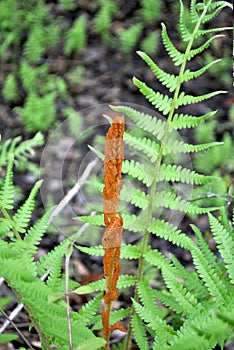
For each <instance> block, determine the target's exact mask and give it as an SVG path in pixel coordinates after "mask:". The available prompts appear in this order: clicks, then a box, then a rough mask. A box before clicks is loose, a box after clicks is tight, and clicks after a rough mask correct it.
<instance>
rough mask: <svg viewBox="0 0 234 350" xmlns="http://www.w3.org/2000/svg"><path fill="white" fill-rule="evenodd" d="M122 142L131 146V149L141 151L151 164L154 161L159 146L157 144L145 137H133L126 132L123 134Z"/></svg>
mask: <svg viewBox="0 0 234 350" xmlns="http://www.w3.org/2000/svg"><path fill="white" fill-rule="evenodd" d="M124 142H125V143H126V144H127V145H129V146H131V148H133V149H135V150H139V151H142V152H143V153H144V154H145V155H146V156H147V157H148V158H149V159H150V161H151V162H152V163H154V162H155V161H156V159H157V156H158V151H159V148H160V145H159V144H158V143H157V142H155V141H153V140H150V139H148V138H146V137H144V138H140V137H135V136H132V135H131V134H128V133H126V132H125V133H124Z"/></svg>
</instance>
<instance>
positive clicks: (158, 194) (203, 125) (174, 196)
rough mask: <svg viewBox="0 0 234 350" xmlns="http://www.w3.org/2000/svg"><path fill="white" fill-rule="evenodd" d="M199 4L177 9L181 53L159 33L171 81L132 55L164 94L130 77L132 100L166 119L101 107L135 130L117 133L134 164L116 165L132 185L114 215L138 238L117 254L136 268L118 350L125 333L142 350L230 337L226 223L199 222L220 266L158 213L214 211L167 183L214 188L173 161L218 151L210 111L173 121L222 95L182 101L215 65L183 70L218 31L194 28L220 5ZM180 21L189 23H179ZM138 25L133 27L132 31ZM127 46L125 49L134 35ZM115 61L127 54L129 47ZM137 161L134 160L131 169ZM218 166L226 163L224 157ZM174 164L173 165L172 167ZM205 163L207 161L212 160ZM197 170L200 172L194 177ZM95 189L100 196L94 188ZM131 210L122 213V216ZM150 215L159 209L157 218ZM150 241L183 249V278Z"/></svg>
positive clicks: (229, 232) (203, 344)
mask: <svg viewBox="0 0 234 350" xmlns="http://www.w3.org/2000/svg"><path fill="white" fill-rule="evenodd" d="M202 5H203V6H201V7H202V8H201V9H200V8H199V6H197V4H196V1H194V0H192V1H191V5H190V9H189V10H187V9H186V11H185V9H184V7H183V4H182V2H181V10H180V25H179V28H180V36H181V41H182V42H183V44H184V47H185V49H184V52H180V51H179V50H178V49H177V48H176V47H175V46H174V44H173V43H172V41H171V40H170V39H169V36H168V34H167V29H166V26H165V25H164V24H163V25H162V40H163V44H164V47H165V49H166V51H167V52H168V54H169V56H170V57H171V59H172V61H173V62H174V64H175V66H177V67H178V70H177V73H175V74H170V73H168V72H166V71H164V70H163V69H162V68H160V67H159V66H158V65H157V64H156V63H155V62H154V61H153V60H152V59H151V58H150V57H149V56H148V55H147V54H146V53H144V52H138V53H139V55H140V56H141V58H142V59H143V60H144V61H145V62H146V64H147V65H148V66H149V68H150V69H151V71H152V72H153V73H154V75H155V77H156V79H158V81H159V82H160V83H161V84H162V85H163V86H165V87H166V88H167V89H168V90H169V92H170V94H166V93H162V92H158V91H155V90H154V89H153V88H151V87H149V86H148V85H147V84H146V83H145V82H143V81H141V80H139V79H138V78H136V77H134V78H133V83H134V84H135V86H136V87H138V89H139V91H140V92H141V94H142V95H144V96H145V97H146V99H147V100H148V101H149V102H150V103H151V104H152V105H153V106H154V107H155V108H156V109H157V110H158V111H159V112H161V113H162V114H163V115H164V116H165V117H166V120H165V119H160V118H159V117H156V116H151V115H150V114H145V113H143V112H142V111H138V110H135V109H134V108H132V107H128V106H111V108H112V110H114V111H116V112H117V113H118V114H119V113H122V114H124V115H125V116H126V117H128V118H129V119H130V120H131V121H132V122H133V123H134V125H135V126H136V128H134V127H133V128H132V129H131V130H127V131H126V133H125V136H124V141H125V143H126V144H127V145H128V147H129V150H130V151H131V154H134V155H135V156H134V159H126V160H124V162H123V167H122V172H123V174H125V176H126V177H127V178H128V179H129V180H131V185H132V186H131V187H130V186H127V185H124V186H123V188H122V191H121V196H120V199H121V201H122V202H123V203H125V204H124V207H125V208H126V209H125V210H124V212H122V213H121V214H122V217H123V226H124V229H125V230H128V231H130V232H138V233H140V234H142V236H143V238H142V241H141V242H140V245H139V247H140V249H137V250H136V251H133V247H134V246H133V245H132V244H129V245H123V250H124V252H123V255H122V257H123V258H124V257H125V256H126V257H130V258H133V257H134V258H136V259H139V262H138V264H139V269H138V276H137V280H136V293H135V297H134V299H133V307H132V311H131V314H130V316H131V320H130V327H129V330H128V335H127V340H126V342H125V345H124V349H125V350H127V349H130V348H131V345H130V344H131V334H132V333H133V335H134V338H135V341H136V343H137V345H138V347H139V348H140V349H147V348H149V339H153V345H152V348H153V349H157V350H159V349H160V350H162V349H163V350H166V349H173V350H174V349H178V350H182V349H184V350H185V349H194V350H198V349H199V350H200V349H204V350H208V349H213V348H214V347H215V346H216V345H217V344H219V345H220V346H221V347H223V345H224V343H225V342H226V341H228V340H229V339H232V338H233V326H232V322H231V318H230V315H231V314H232V313H233V306H232V305H233V300H234V294H233V285H232V284H233V253H234V251H233V249H234V248H233V228H232V227H231V225H230V223H229V222H228V219H227V217H226V214H224V213H223V214H222V221H220V220H218V219H216V218H215V216H213V215H212V214H209V221H210V226H211V234H212V235H213V236H214V239H215V241H216V242H217V249H218V254H217V256H221V258H222V259H219V261H218V262H217V257H216V255H215V254H214V253H213V252H212V251H211V250H210V248H209V246H208V244H207V242H206V241H205V240H204V238H203V236H202V234H201V232H200V231H199V230H198V228H196V227H195V226H193V230H194V232H195V235H196V237H197V243H195V242H194V240H193V239H191V238H190V237H188V236H187V235H186V234H185V233H183V232H182V231H181V230H180V229H179V228H178V227H177V226H174V225H172V224H171V223H170V222H168V217H170V216H169V214H167V213H168V210H173V211H175V212H179V211H182V212H184V213H187V214H190V215H197V214H202V213H209V212H211V211H214V210H217V209H218V208H219V206H220V203H219V204H218V205H217V207H216V206H210V205H209V206H207V205H205V206H203V205H202V204H201V205H198V202H197V201H193V202H190V200H189V195H188V197H187V196H186V194H185V196H183V195H181V193H182V192H180V191H179V189H178V187H177V185H176V184H177V183H178V184H181V183H182V184H191V185H198V191H201V190H203V189H204V188H205V186H207V187H208V186H212V184H213V183H215V181H216V182H217V181H220V180H219V178H218V176H217V174H216V173H212V174H211V173H210V172H204V171H202V173H199V172H197V171H194V170H190V169H189V168H188V167H187V164H186V163H185V164H183V157H182V158H181V157H179V155H180V154H183V153H188V154H190V153H192V152H196V153H198V157H199V156H201V157H202V156H203V154H205V153H206V152H218V150H219V151H220V148H221V147H223V146H222V143H218V142H216V141H215V139H214V137H213V136H212V133H213V126H214V122H210V123H209V122H206V120H208V119H209V118H211V117H212V116H213V115H214V114H215V112H212V111H210V112H208V113H206V114H205V115H201V116H198V117H197V116H195V115H194V116H193V115H189V114H181V113H180V110H179V109H180V108H181V107H182V106H186V105H191V104H194V103H199V102H202V101H205V100H207V99H209V98H211V97H215V96H216V95H217V94H220V93H224V92H225V91H222V90H220V91H213V92H212V91H211V92H208V93H206V94H203V95H200V96H198V95H197V96H194V95H188V94H186V92H185V89H184V82H190V81H191V80H192V79H196V78H199V76H200V75H202V74H204V73H205V72H206V71H207V70H209V69H210V68H211V67H213V65H214V64H215V63H217V60H216V61H215V60H214V59H213V60H212V62H208V64H207V65H204V66H203V67H201V68H200V69H199V70H197V71H192V70H190V69H187V63H188V61H192V60H194V59H195V58H196V56H197V55H200V54H202V53H203V52H204V51H205V49H206V48H207V47H209V45H210V44H211V42H212V41H213V40H214V39H215V38H217V39H218V36H217V35H214V36H213V37H210V38H208V39H205V35H206V34H210V33H213V34H215V33H216V32H219V31H221V30H222V28H214V29H213V30H212V29H209V30H208V31H207V30H205V29H203V26H202V25H203V24H205V23H206V22H207V21H208V20H210V19H212V18H214V17H215V16H216V14H218V13H219V11H221V9H222V8H223V7H224V6H229V5H228V3H226V2H214V1H211V0H210V1H207V2H206V3H204V4H202ZM188 21H190V23H187V22H188ZM140 26H141V24H139V27H138V30H139V28H140ZM123 33H124V32H123ZM133 38H134V40H135V38H136V34H135V33H134V34H133ZM196 38H201V39H203V43H202V44H201V42H202V41H201V42H200V44H198V45H200V46H196V45H197V42H198V41H197V40H196ZM195 40H196V42H195ZM132 43H133V41H132V42H131V40H130V45H135V44H136V41H134V43H133V44H132ZM194 43H195V44H194ZM125 52H130V48H129V49H126V50H125ZM163 91H164V90H163ZM210 125H213V126H210ZM209 127H210V129H209ZM182 128H183V129H186V128H195V130H198V131H197V133H199V129H200V130H202V133H201V134H202V135H204V137H202V135H200V136H201V137H200V138H199V139H198V140H197V141H198V142H199V144H196V145H193V144H189V143H186V142H183V141H181V140H180V139H178V137H177V134H176V130H178V129H182ZM139 129H140V131H141V132H139ZM139 134H140V136H139ZM91 149H92V150H93V151H94V152H95V153H96V155H97V156H98V157H100V159H102V160H103V153H102V152H100V151H99V150H98V151H97V150H95V148H94V147H92V148H91ZM230 149H231V147H230ZM216 150H217V151H216ZM133 151H134V152H135V153H133ZM137 155H140V160H139V159H138V157H137ZM169 155H170V157H169ZM174 155H175V157H174ZM228 157H229V158H230V153H228ZM181 160H182V164H180V162H181ZM212 161H213V162H216V160H214V159H212V160H211V162H212ZM204 162H205V160H204ZM204 167H205V165H204V164H203V169H204ZM197 170H202V169H201V168H199V169H197ZM211 175H215V176H211ZM162 183H163V184H164V186H165V187H164V188H163V190H162V189H161V187H160V186H161V184H162ZM99 187H100V191H101V190H102V186H101V185H100V184H99V186H98V188H99ZM177 189H178V190H177ZM129 203H131V205H132V207H134V208H136V212H137V215H133V214H131V213H129V212H128V206H127V204H129ZM199 204H200V202H199ZM203 204H204V203H203ZM132 207H130V208H131V211H132ZM159 208H163V212H162V213H163V214H161V217H160V213H161V209H159ZM133 210H134V209H133ZM78 219H79V220H81V221H83V222H86V223H89V224H90V225H95V226H103V225H104V222H103V215H102V214H101V213H97V214H96V215H95V216H85V217H79V218H78ZM151 234H152V235H156V236H157V237H160V238H163V239H165V240H167V241H169V242H171V243H173V244H174V245H177V246H179V247H180V248H182V249H186V250H188V251H189V252H190V254H191V256H192V260H193V266H194V267H193V270H192V271H190V272H188V271H187V270H186V269H185V268H184V267H183V266H182V265H181V264H180V263H179V261H178V260H176V259H175V258H174V257H172V258H171V259H170V260H169V259H168V258H166V257H165V256H164V255H163V254H162V253H161V252H159V251H158V250H157V249H153V248H152V247H151V246H150V245H149V243H150V240H149V237H150V235H151ZM130 247H131V248H130ZM134 248H135V247H134ZM80 249H81V250H82V251H84V252H86V253H88V254H91V255H99V256H100V255H102V254H103V252H102V249H101V248H100V247H92V248H86V247H85V248H80ZM146 263H147V264H148V265H149V266H152V267H155V268H156V271H159V272H160V276H161V279H160V281H159V282H160V283H159V285H160V288H159V289H160V290H155V289H154V287H153V286H154V285H155V283H157V282H158V281H156V282H155V280H152V281H150V280H148V279H146V278H145V277H146V276H148V275H147V273H146ZM155 274H156V273H155ZM151 278H152V277H151ZM150 282H152V285H151V284H150ZM102 286H103V285H101V281H98V282H93V283H91V284H90V285H87V286H84V289H83V287H79V288H78V291H79V292H87V291H90V292H92V291H94V290H99V289H101V290H103V289H102V288H103V287H102ZM157 299H158V300H159V301H160V302H161V303H162V304H164V305H165V307H164V308H163V309H162V308H159V307H158V306H157V304H156V300H157ZM171 310H173V311H171ZM228 310H230V312H229V316H228V317H227V318H225V319H224V317H223V315H224V314H225V313H226V312H228ZM221 314H222V316H221ZM194 339H196V340H195V341H194Z"/></svg>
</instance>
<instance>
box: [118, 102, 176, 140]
mask: <svg viewBox="0 0 234 350" xmlns="http://www.w3.org/2000/svg"><path fill="white" fill-rule="evenodd" d="M111 109H113V110H114V111H116V112H120V113H124V114H126V115H127V116H128V117H129V118H130V119H131V120H133V121H134V122H135V123H136V125H137V126H138V127H140V128H142V129H143V130H145V131H148V132H150V133H151V134H152V135H154V136H156V137H157V138H158V139H159V140H161V139H162V137H163V134H164V131H165V127H166V123H165V121H163V120H161V119H158V118H156V117H152V116H151V115H150V114H144V113H142V112H140V111H137V110H136V109H133V108H131V107H126V106H111ZM170 131H172V128H169V132H170Z"/></svg>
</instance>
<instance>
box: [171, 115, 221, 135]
mask: <svg viewBox="0 0 234 350" xmlns="http://www.w3.org/2000/svg"><path fill="white" fill-rule="evenodd" d="M216 113H217V111H213V112H209V113H206V114H204V115H202V116H200V117H195V116H193V115H188V114H175V115H174V117H173V120H172V122H171V125H172V127H173V128H174V129H176V130H177V129H183V128H194V127H196V126H198V125H200V124H201V123H203V122H204V121H205V120H207V119H209V118H211V117H213V115H215V114H216Z"/></svg>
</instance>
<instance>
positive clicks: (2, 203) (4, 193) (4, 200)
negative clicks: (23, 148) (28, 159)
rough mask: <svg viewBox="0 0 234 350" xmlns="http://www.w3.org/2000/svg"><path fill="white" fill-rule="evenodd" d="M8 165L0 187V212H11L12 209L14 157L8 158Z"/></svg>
mask: <svg viewBox="0 0 234 350" xmlns="http://www.w3.org/2000/svg"><path fill="white" fill-rule="evenodd" d="M9 158H10V159H9V164H8V166H7V171H6V176H5V179H4V180H3V183H2V185H1V187H0V208H1V210H4V209H6V210H11V209H13V204H14V191H15V189H14V185H13V181H12V178H13V171H12V168H13V164H14V157H13V155H11V157H9Z"/></svg>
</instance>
